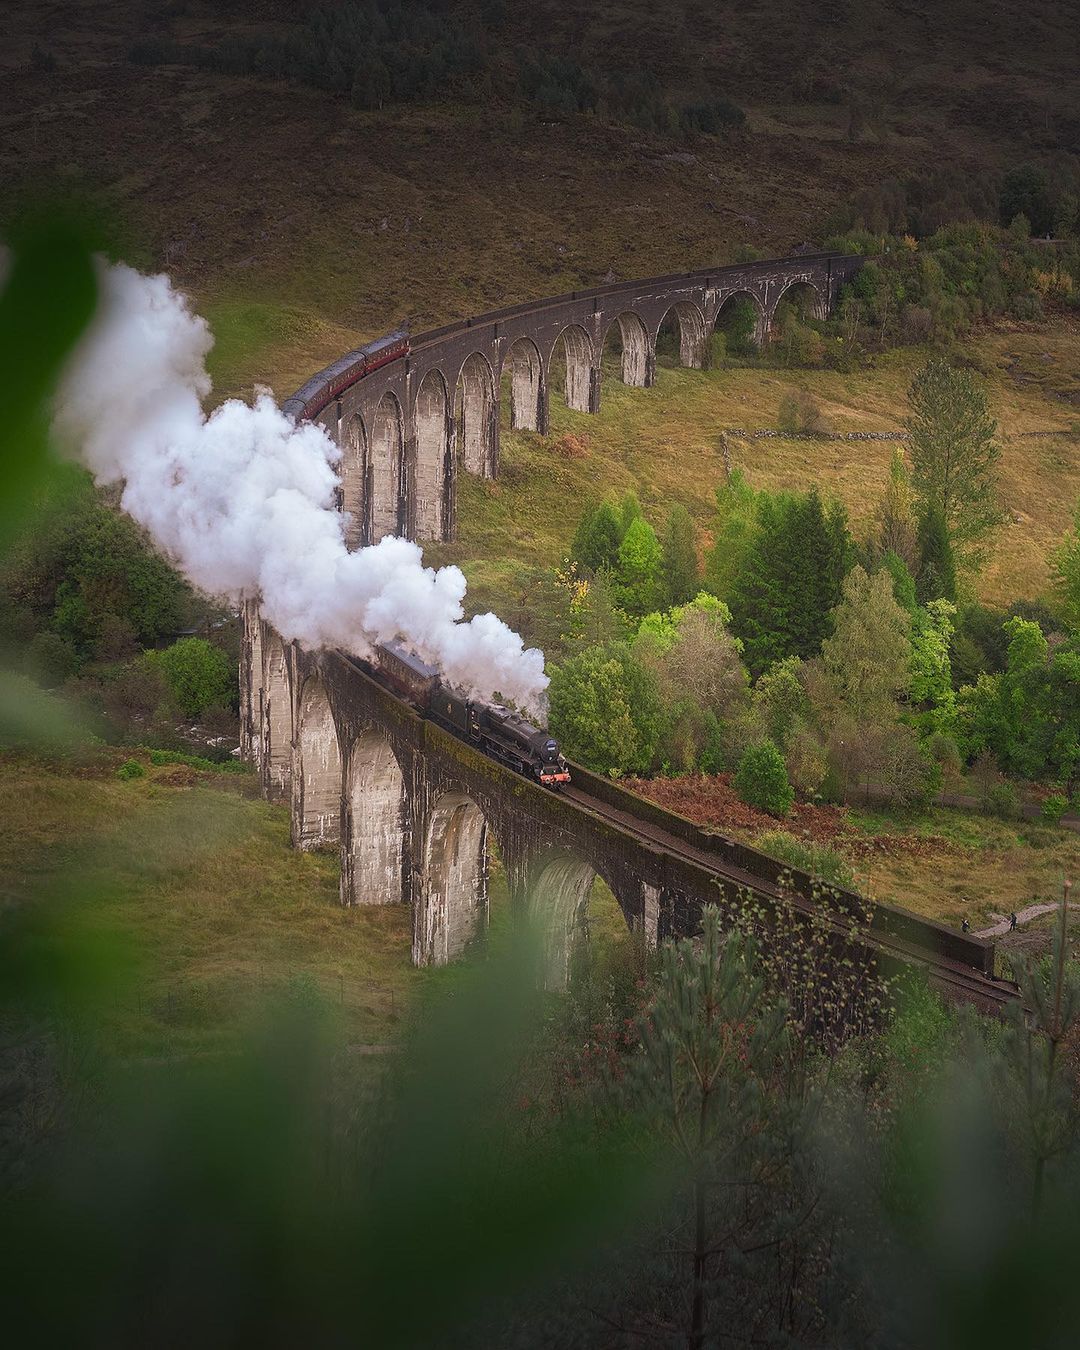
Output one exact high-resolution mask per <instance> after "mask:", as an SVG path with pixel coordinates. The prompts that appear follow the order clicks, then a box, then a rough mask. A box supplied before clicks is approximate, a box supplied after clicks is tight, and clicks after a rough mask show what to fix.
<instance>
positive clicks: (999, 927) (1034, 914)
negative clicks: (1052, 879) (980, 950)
mask: <svg viewBox="0 0 1080 1350" xmlns="http://www.w3.org/2000/svg"><path fill="white" fill-rule="evenodd" d="M1060 903H1061V901H1060V900H1054V901H1052V902H1051V903H1050V904H1043V905H1028V907H1027V909H1018V910H1017V911H1016V926H1017V927H1018V928H1019V927H1020V925H1021V924H1025V923H1030V922H1031V920H1032V919H1037V918H1038V917H1039V915H1040V914H1052V913H1053V912H1054V910H1055V909H1057V908H1058V906H1059V905H1060ZM1008 931H1009V916H1008V915H1007V914H1005V915H1002V917H1001V920H1000V921H999V922H998V923H996V924H994V926H993V928H980V929H979V931H978V932H977V933H976V934H975V935H974V936H975V937H980V938H989V937H1003V936H1004V935H1005V934H1006V933H1007V932H1008Z"/></svg>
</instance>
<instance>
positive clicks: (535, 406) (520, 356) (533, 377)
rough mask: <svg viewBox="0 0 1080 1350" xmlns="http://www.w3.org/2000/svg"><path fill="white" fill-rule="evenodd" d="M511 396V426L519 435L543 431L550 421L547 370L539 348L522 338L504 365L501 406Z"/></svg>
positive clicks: (515, 344)
mask: <svg viewBox="0 0 1080 1350" xmlns="http://www.w3.org/2000/svg"><path fill="white" fill-rule="evenodd" d="M507 394H509V403H510V426H511V427H512V428H513V429H514V430H516V431H540V430H542V429H543V427H544V425H545V423H546V421H547V417H546V409H545V406H544V368H543V364H542V362H541V360H540V353H539V351H538V350H537V347H536V344H535V343H534V342H533V341H532V340H531V339H529V338H518V339H517V341H516V342H515V343H513V345H512V346H511V347H510V350H509V351H508V352H507V353H506V356H505V358H504V359H503V364H502V379H501V387H500V390H499V395H500V404H501V403H502V402H503V401H504V400H505V399H506V397H507Z"/></svg>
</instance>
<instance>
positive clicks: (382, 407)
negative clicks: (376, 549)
mask: <svg viewBox="0 0 1080 1350" xmlns="http://www.w3.org/2000/svg"><path fill="white" fill-rule="evenodd" d="M370 458H371V473H370V481H371V496H370V501H371V504H370V507H369V508H368V516H369V519H370V521H371V542H372V543H373V544H377V543H378V542H379V540H380V539H383V538H385V537H386V535H388V534H401V533H403V531H404V529H405V525H406V522H405V518H404V514H405V513H404V506H405V437H404V427H403V423H402V418H401V408H400V407H399V406H398V401H397V399H396V398H395V397H394V395H393V394H384V395H383V396H382V398H381V399H380V400H379V406H378V407H377V408H376V409H375V415H374V417H373V418H372V419H371V449H370Z"/></svg>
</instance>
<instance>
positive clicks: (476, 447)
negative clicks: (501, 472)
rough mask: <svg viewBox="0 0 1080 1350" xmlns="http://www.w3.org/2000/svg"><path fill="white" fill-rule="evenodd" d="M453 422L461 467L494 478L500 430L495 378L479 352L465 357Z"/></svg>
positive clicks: (481, 476)
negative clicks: (497, 435)
mask: <svg viewBox="0 0 1080 1350" xmlns="http://www.w3.org/2000/svg"><path fill="white" fill-rule="evenodd" d="M454 422H455V425H456V428H457V443H458V446H459V447H460V449H459V455H460V459H461V464H462V466H463V468H464V469H465V472H466V473H472V474H476V475H477V476H478V477H480V478H494V477H495V475H496V474H497V472H498V465H497V464H496V462H495V460H496V441H495V433H496V429H497V420H496V404H495V377H494V375H492V373H491V367H490V365H488V363H487V361H486V359H485V358H484V357H483V356H481V355H480V353H479V352H473V354H472V355H471V356H469V357H466V359H465V362H464V364H463V365H462V367H461V373H460V375H458V379H457V387H456V389H455V391H454Z"/></svg>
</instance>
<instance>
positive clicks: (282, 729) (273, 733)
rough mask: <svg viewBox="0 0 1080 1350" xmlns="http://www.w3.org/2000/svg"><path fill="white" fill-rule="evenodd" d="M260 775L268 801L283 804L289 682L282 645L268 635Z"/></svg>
mask: <svg viewBox="0 0 1080 1350" xmlns="http://www.w3.org/2000/svg"><path fill="white" fill-rule="evenodd" d="M262 689H263V717H262V742H263V749H262V772H263V782H264V784H265V785H266V794H267V796H268V797H269V798H270V799H271V801H283V800H284V799H286V798H287V797H288V796H289V793H290V791H291V786H292V739H293V715H292V679H291V677H290V672H289V660H288V656H287V654H286V651H285V644H284V643H283V642H282V640H281V638H279V637H278V635H277V634H276V633H272V632H269V633H268V635H267V639H266V644H265V646H264V648H263V677H262Z"/></svg>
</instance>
